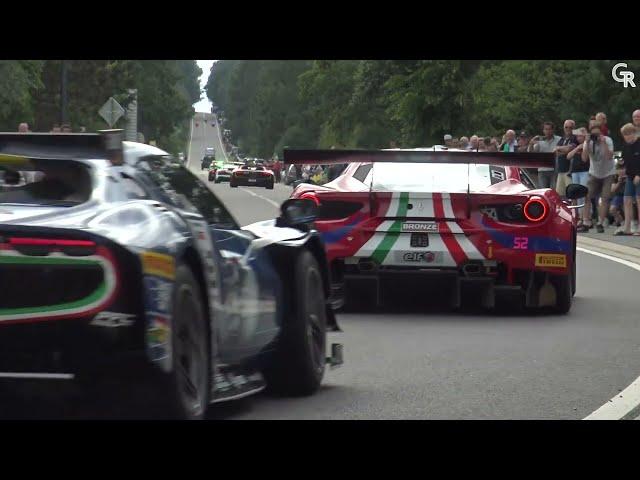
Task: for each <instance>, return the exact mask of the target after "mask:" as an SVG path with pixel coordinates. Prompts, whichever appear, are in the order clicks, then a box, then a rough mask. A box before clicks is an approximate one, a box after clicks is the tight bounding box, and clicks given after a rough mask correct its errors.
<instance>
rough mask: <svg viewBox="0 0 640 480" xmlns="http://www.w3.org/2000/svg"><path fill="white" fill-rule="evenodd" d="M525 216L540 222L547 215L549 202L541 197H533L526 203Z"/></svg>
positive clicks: (531, 220)
mask: <svg viewBox="0 0 640 480" xmlns="http://www.w3.org/2000/svg"><path fill="white" fill-rule="evenodd" d="M524 216H525V217H526V218H527V220H529V221H530V222H539V221H541V220H542V219H544V217H546V216H547V204H546V203H545V202H543V201H542V200H540V199H539V198H532V199H530V200H529V201H528V202H527V203H525V204H524Z"/></svg>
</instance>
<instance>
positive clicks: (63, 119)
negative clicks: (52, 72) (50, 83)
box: [60, 60, 68, 124]
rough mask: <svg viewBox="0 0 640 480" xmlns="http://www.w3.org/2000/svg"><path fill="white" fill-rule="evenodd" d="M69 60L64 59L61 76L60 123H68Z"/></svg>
mask: <svg viewBox="0 0 640 480" xmlns="http://www.w3.org/2000/svg"><path fill="white" fill-rule="evenodd" d="M67 68H68V66H67V61H66V60H62V68H61V72H60V74H61V78H60V124H65V123H68V122H67V120H68V115H67V103H68V99H67Z"/></svg>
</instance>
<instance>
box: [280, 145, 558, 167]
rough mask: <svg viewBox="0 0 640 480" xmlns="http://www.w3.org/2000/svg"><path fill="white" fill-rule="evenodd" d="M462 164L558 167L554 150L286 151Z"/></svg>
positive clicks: (304, 159)
mask: <svg viewBox="0 0 640 480" xmlns="http://www.w3.org/2000/svg"><path fill="white" fill-rule="evenodd" d="M375 162H391V163H394V162H397V163H459V164H460V163H461V164H487V165H498V166H506V167H522V168H545V167H546V168H554V166H555V155H554V154H553V153H529V152H526V153H515V152H514V153H510V152H473V151H469V152H465V151H451V150H427V149H420V150H295V149H285V150H284V163H285V164H286V165H290V164H294V165H332V164H340V163H375Z"/></svg>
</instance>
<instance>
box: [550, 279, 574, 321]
mask: <svg viewBox="0 0 640 480" xmlns="http://www.w3.org/2000/svg"><path fill="white" fill-rule="evenodd" d="M572 278H573V275H572V274H571V272H569V273H568V274H567V275H557V276H555V277H554V278H553V284H554V286H555V288H556V305H555V307H554V309H553V311H554V312H556V313H560V314H565V313H568V312H569V310H571V301H572V300H573V293H572V285H573V280H572Z"/></svg>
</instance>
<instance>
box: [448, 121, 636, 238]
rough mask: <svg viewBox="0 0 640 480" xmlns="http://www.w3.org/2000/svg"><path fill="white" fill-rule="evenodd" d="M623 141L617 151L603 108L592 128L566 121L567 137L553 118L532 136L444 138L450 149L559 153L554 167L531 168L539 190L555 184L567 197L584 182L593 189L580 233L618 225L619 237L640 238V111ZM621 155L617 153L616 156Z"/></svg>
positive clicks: (624, 130)
mask: <svg viewBox="0 0 640 480" xmlns="http://www.w3.org/2000/svg"><path fill="white" fill-rule="evenodd" d="M620 135H621V137H622V138H623V139H624V141H623V142H622V145H621V146H620V148H619V151H618V152H617V151H616V149H615V146H614V143H613V139H612V138H611V132H610V131H609V125H608V124H607V115H606V114H605V113H603V112H599V113H597V114H596V115H594V116H592V117H591V119H590V120H589V124H588V127H584V126H581V127H578V128H576V122H575V121H574V120H571V119H567V120H565V121H564V124H563V126H562V135H558V134H556V132H555V126H554V125H553V123H552V122H544V123H543V125H542V134H541V135H534V136H530V135H528V134H527V132H525V131H521V132H519V133H518V134H516V132H515V130H511V129H510V130H507V131H506V132H505V133H504V135H503V136H502V139H501V140H498V138H497V137H484V138H482V137H479V136H478V135H472V136H471V137H466V136H462V137H460V138H454V137H453V136H452V135H449V134H447V135H445V136H444V145H445V146H446V147H448V148H451V149H462V150H472V151H480V152H482V151H488V152H548V153H553V154H555V158H556V161H555V167H554V168H538V169H534V171H531V170H529V173H530V174H531V176H532V177H533V180H534V182H535V183H536V185H537V186H538V187H539V188H553V189H555V190H556V191H557V192H558V194H559V195H560V196H564V195H565V191H566V188H567V185H569V184H570V183H579V184H581V185H584V186H586V187H587V188H588V191H589V193H588V195H587V198H586V199H585V201H584V208H581V209H580V211H579V218H580V219H579V222H578V231H579V232H588V231H590V230H591V229H593V228H595V231H596V232H598V233H604V231H605V227H606V226H607V225H608V224H611V222H613V223H615V225H616V227H617V228H616V229H615V232H614V235H634V236H640V229H639V227H638V225H639V224H640V211H639V210H638V205H640V109H638V110H636V111H634V112H633V114H632V115H631V123H627V124H625V125H624V126H622V128H621V129H620ZM616 153H618V155H616Z"/></svg>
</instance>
